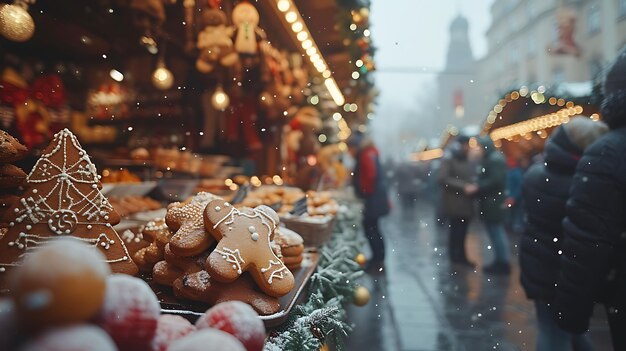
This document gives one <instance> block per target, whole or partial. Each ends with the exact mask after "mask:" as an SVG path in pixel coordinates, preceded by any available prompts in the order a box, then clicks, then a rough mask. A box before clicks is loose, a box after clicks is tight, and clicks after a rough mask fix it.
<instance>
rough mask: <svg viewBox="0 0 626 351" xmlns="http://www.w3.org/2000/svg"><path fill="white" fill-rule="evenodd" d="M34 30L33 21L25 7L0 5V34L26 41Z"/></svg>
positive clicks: (11, 38) (15, 39) (10, 38)
mask: <svg viewBox="0 0 626 351" xmlns="http://www.w3.org/2000/svg"><path fill="white" fill-rule="evenodd" d="M34 32H35V22H34V21H33V18H32V17H31V16H30V14H29V13H28V11H26V9H24V8H22V7H21V6H18V5H2V6H0V34H2V35H3V36H4V37H5V38H7V39H9V40H13V41H18V42H22V41H26V40H28V39H30V38H31V37H32V36H33V33H34Z"/></svg>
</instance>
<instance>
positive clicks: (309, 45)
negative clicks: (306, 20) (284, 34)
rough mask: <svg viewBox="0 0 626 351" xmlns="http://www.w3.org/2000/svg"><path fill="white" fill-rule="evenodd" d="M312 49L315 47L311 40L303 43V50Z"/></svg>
mask: <svg viewBox="0 0 626 351" xmlns="http://www.w3.org/2000/svg"><path fill="white" fill-rule="evenodd" d="M310 47H313V42H312V41H311V39H307V40H305V41H303V42H302V48H303V49H305V50H307V49H308V48H310Z"/></svg>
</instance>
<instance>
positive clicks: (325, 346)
mask: <svg viewBox="0 0 626 351" xmlns="http://www.w3.org/2000/svg"><path fill="white" fill-rule="evenodd" d="M320 351H329V349H328V345H326V344H322V346H320Z"/></svg>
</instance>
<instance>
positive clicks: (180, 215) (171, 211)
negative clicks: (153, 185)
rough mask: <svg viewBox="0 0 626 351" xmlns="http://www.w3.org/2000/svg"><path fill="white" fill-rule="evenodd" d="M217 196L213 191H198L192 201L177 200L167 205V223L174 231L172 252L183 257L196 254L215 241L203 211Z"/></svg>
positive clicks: (171, 241)
mask: <svg viewBox="0 0 626 351" xmlns="http://www.w3.org/2000/svg"><path fill="white" fill-rule="evenodd" d="M217 198H218V197H217V196H215V195H213V194H211V193H198V194H197V195H196V196H194V197H193V198H191V201H188V202H183V203H181V202H175V203H172V204H170V205H169V206H168V207H167V214H166V215H165V223H167V226H168V227H169V229H170V230H171V231H172V232H174V235H173V236H172V238H171V239H170V247H171V249H172V252H174V253H175V254H176V255H178V256H183V257H189V256H195V255H198V254H200V253H202V252H203V251H205V250H206V249H208V248H209V246H211V244H212V243H214V242H215V240H214V239H213V237H212V236H211V235H209V234H208V233H207V231H206V230H205V228H204V220H203V218H202V213H203V211H204V208H205V207H206V205H207V204H208V203H209V202H210V201H212V200H215V199H217Z"/></svg>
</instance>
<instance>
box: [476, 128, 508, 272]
mask: <svg viewBox="0 0 626 351" xmlns="http://www.w3.org/2000/svg"><path fill="white" fill-rule="evenodd" d="M477 141H478V143H479V145H480V146H481V150H482V151H481V152H482V163H481V170H480V172H479V175H478V184H476V185H474V184H470V185H468V186H466V187H465V193H466V194H468V195H474V194H475V195H476V196H477V197H478V203H479V208H480V215H481V219H482V221H483V223H484V224H485V229H486V230H487V234H488V235H489V239H490V240H491V246H492V247H493V252H494V255H495V259H494V261H493V262H492V263H491V264H490V265H488V266H486V267H485V268H484V269H483V271H484V272H486V273H492V274H509V273H510V272H511V265H510V260H511V252H510V251H509V239H508V237H507V236H506V232H505V230H504V220H505V219H506V211H505V205H504V200H505V192H506V161H505V159H504V156H503V155H502V153H500V151H498V150H497V149H496V147H495V145H494V144H493V140H491V137H489V136H483V137H478V138H477Z"/></svg>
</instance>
